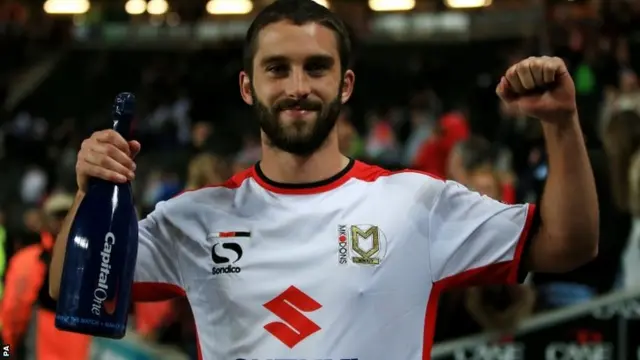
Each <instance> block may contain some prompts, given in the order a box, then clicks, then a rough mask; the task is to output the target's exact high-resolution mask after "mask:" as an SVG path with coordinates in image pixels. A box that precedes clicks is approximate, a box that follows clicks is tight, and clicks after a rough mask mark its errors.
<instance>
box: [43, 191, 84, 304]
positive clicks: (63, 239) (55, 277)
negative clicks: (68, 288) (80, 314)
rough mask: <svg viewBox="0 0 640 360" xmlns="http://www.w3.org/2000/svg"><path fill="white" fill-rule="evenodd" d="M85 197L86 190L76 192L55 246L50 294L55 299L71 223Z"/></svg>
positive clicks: (58, 289) (58, 292)
mask: <svg viewBox="0 0 640 360" xmlns="http://www.w3.org/2000/svg"><path fill="white" fill-rule="evenodd" d="M83 198H84V192H82V191H78V192H77V193H76V198H75V200H74V202H73V206H71V209H69V212H68V213H67V216H66V217H65V219H64V222H63V224H62V227H61V228H60V232H59V233H58V236H57V237H56V242H55V244H54V246H53V256H52V257H51V265H50V266H49V295H50V296H51V298H53V299H54V300H57V299H58V295H59V294H60V281H61V280H62V266H63V264H64V255H65V252H66V250H67V238H68V237H69V230H71V224H73V219H74V218H75V217H76V212H78V207H79V206H80V203H81V202H82V199H83Z"/></svg>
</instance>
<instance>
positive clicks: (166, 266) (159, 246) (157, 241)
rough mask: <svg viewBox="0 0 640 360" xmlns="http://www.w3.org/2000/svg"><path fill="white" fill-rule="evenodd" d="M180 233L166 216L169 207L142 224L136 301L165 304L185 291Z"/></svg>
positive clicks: (160, 205)
mask: <svg viewBox="0 0 640 360" xmlns="http://www.w3.org/2000/svg"><path fill="white" fill-rule="evenodd" d="M179 236H180V233H179V232H178V231H177V229H175V227H174V226H173V225H172V224H171V223H170V222H169V221H168V219H167V216H166V215H165V203H164V202H161V203H158V205H157V206H156V208H155V210H154V211H153V212H151V213H150V214H149V215H147V217H146V218H144V219H142V220H140V222H139V223H138V260H137V262H136V271H135V276H134V281H135V284H134V286H135V288H134V300H136V301H146V300H161V299H166V298H170V297H172V295H175V294H176V293H178V292H180V291H181V290H180V289H183V284H182V277H181V274H180V266H179V254H178V253H177V251H176V249H177V246H176V242H177V241H178V240H179Z"/></svg>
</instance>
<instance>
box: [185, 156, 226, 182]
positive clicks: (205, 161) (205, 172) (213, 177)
mask: <svg viewBox="0 0 640 360" xmlns="http://www.w3.org/2000/svg"><path fill="white" fill-rule="evenodd" d="M188 174H189V176H188V178H187V186H186V188H185V189H186V190H194V189H198V188H201V187H204V186H208V185H217V184H222V183H223V182H225V181H226V180H227V179H228V178H230V177H231V175H233V174H232V173H231V168H230V166H229V164H228V163H227V162H226V161H225V160H224V159H223V158H221V157H219V156H216V155H213V154H209V153H202V154H200V155H197V156H195V157H194V158H193V159H192V160H191V162H190V163H189V171H188Z"/></svg>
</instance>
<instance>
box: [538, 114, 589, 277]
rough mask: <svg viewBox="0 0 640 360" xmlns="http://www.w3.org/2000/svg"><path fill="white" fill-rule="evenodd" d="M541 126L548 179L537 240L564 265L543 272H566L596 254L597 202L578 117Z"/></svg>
mask: <svg viewBox="0 0 640 360" xmlns="http://www.w3.org/2000/svg"><path fill="white" fill-rule="evenodd" d="M542 126H543V132H544V137H545V142H546V147H547V154H548V162H549V176H548V178H547V182H546V185H545V189H544V194H543V196H542V201H541V209H539V211H541V212H540V215H541V218H542V225H541V228H540V230H539V234H538V236H539V237H541V239H538V240H539V242H541V244H539V245H540V246H541V247H546V248H547V250H548V249H549V248H554V249H555V251H552V253H556V254H558V255H559V256H558V257H559V259H558V260H561V261H559V262H558V264H557V266H558V268H554V269H541V270H549V271H564V270H569V269H572V268H575V267H576V266H579V265H581V264H582V263H584V262H585V261H588V260H590V259H592V258H593V257H594V256H595V254H596V253H597V246H598V230H599V226H598V199H597V195H596V187H595V181H594V177H593V171H592V170H591V164H590V161H589V156H588V154H587V149H586V146H585V143H584V138H583V136H582V131H581V129H580V123H579V120H578V115H577V114H575V115H573V116H572V118H571V119H570V120H569V119H567V120H565V121H549V122H545V121H543V122H542ZM538 240H537V241H538ZM547 253H549V251H547ZM534 267H535V266H534Z"/></svg>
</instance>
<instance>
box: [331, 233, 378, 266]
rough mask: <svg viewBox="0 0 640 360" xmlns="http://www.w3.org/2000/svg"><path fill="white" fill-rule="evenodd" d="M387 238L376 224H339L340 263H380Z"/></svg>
mask: <svg viewBox="0 0 640 360" xmlns="http://www.w3.org/2000/svg"><path fill="white" fill-rule="evenodd" d="M386 252H387V238H386V236H385V235H384V233H383V232H382V230H380V228H379V227H378V226H376V225H338V263H339V264H340V265H347V264H348V263H349V261H351V263H353V264H358V265H374V266H375V265H380V262H382V259H383V258H384V256H385V254H386Z"/></svg>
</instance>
